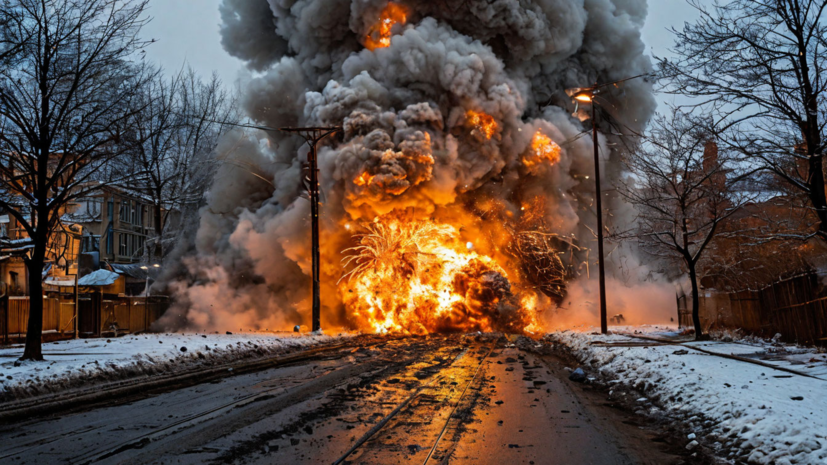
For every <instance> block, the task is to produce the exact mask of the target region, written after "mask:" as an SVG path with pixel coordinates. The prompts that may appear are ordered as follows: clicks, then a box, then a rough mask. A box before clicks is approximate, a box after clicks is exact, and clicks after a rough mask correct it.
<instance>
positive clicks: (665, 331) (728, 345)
mask: <svg viewBox="0 0 827 465" xmlns="http://www.w3.org/2000/svg"><path fill="white" fill-rule="evenodd" d="M612 330H613V331H615V332H626V333H629V334H633V335H638V336H654V337H662V338H672V339H677V340H681V341H684V340H686V341H691V339H689V338H683V339H681V338H679V336H678V333H677V332H676V328H669V327H663V326H661V327H626V328H612ZM635 333H637V334H635ZM727 339H729V338H727ZM548 340H550V341H552V342H557V343H560V344H563V345H565V346H567V347H568V348H569V349H570V350H571V352H572V353H573V354H574V355H575V356H576V357H577V358H578V360H580V362H582V363H583V364H584V367H586V368H587V369H588V368H589V367H591V371H592V373H595V372H596V373H597V374H598V375H599V376H600V378H601V379H602V380H604V381H607V382H608V383H609V384H610V386H613V387H614V388H613V389H612V390H611V391H610V396H617V395H626V393H625V390H624V389H622V388H623V387H628V388H631V389H634V390H635V391H637V392H643V393H644V394H643V396H642V397H641V398H638V399H635V400H634V401H635V402H636V403H637V404H638V405H639V406H640V409H641V410H643V411H644V412H645V413H646V414H650V415H658V414H663V415H668V416H669V417H673V418H678V419H679V420H680V421H681V422H682V423H683V424H684V425H685V426H687V427H688V429H689V431H691V434H690V435H689V436H688V437H687V439H686V442H687V446H688V447H689V448H690V449H691V448H693V447H696V446H697V443H693V442H694V441H696V440H697V441H700V443H702V444H703V445H704V446H707V447H709V448H711V449H712V451H713V452H715V454H716V455H717V456H719V457H722V458H725V459H729V460H731V461H733V462H735V461H737V462H738V463H744V462H746V463H756V464H788V463H795V464H822V463H827V395H825V394H827V354H822V353H818V351H816V350H815V349H806V348H800V347H795V346H789V345H782V344H775V343H773V342H772V341H761V340H757V339H742V340H738V341H731V342H724V341H710V342H685V343H684V344H683V345H642V346H634V345H636V343H640V342H643V341H641V340H640V339H634V338H631V337H629V336H625V335H621V334H613V335H608V336H603V335H600V334H599V333H598V332H597V331H594V330H591V329H590V330H588V331H582V332H574V331H564V332H556V333H552V334H550V335H548ZM606 344H609V345H606ZM612 344H615V345H612ZM624 344H628V345H631V347H630V346H625V347H624ZM652 344H656V343H652ZM692 347H699V348H702V349H704V350H708V351H712V352H716V353H720V354H732V355H739V356H741V357H746V358H750V359H755V360H759V361H762V362H764V363H771V364H773V365H775V366H779V367H785V368H789V369H792V370H796V371H799V372H803V373H806V374H809V375H811V376H815V377H818V378H821V379H814V378H810V377H806V376H800V375H796V374H791V373H788V372H784V371H780V370H775V369H773V368H768V367H765V366H760V365H756V364H752V363H747V362H744V361H738V360H731V359H726V358H722V357H718V356H715V355H710V354H706V353H702V352H699V351H696V350H693V349H692ZM587 371H588V370H587ZM591 376H593V375H591ZM618 393H620V394H618ZM692 434H694V435H695V436H692Z"/></svg>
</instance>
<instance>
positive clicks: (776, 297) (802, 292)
mask: <svg viewBox="0 0 827 465" xmlns="http://www.w3.org/2000/svg"><path fill="white" fill-rule="evenodd" d="M824 293H825V290H824V289H823V288H822V286H821V285H820V282H819V277H818V275H817V274H815V273H811V274H805V275H801V276H796V277H794V278H790V279H786V280H783V281H778V282H776V283H773V284H771V285H769V286H767V287H765V288H763V289H759V290H745V291H740V292H731V293H725V292H718V291H714V290H709V291H706V292H704V293H702V295H701V299H700V312H699V313H700V318H701V325H702V326H703V327H704V328H706V329H709V328H711V327H723V328H741V329H743V330H745V331H747V332H750V333H753V334H758V335H761V336H766V337H772V336H774V335H775V334H781V336H782V340H783V341H784V342H795V343H798V344H805V345H817V344H818V345H824V344H825V343H827V297H825V296H824ZM691 309H692V304H691V299H690V298H688V296H679V297H678V322H679V323H680V326H681V327H689V328H691V327H692V313H691Z"/></svg>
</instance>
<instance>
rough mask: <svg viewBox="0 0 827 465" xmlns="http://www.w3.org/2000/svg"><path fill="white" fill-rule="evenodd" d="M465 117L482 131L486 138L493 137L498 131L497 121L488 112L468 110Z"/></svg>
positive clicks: (470, 123) (475, 127)
mask: <svg viewBox="0 0 827 465" xmlns="http://www.w3.org/2000/svg"><path fill="white" fill-rule="evenodd" d="M465 118H466V120H467V121H468V124H469V125H470V126H472V127H473V128H474V129H476V130H478V131H479V132H480V133H482V134H483V135H484V136H485V138H486V139H491V138H492V137H494V133H495V132H497V127H498V126H497V121H496V120H495V119H494V117H493V116H491V115H489V114H487V113H483V112H479V111H474V110H468V112H467V113H466V114H465Z"/></svg>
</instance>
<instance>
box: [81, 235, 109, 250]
mask: <svg viewBox="0 0 827 465" xmlns="http://www.w3.org/2000/svg"><path fill="white" fill-rule="evenodd" d="M100 241H101V237H100V236H84V237H83V242H82V244H81V247H82V248H81V252H98V251H99V250H100ZM108 247H109V245H108V244H107V248H108Z"/></svg>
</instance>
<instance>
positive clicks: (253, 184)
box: [173, 0, 655, 329]
mask: <svg viewBox="0 0 827 465" xmlns="http://www.w3.org/2000/svg"><path fill="white" fill-rule="evenodd" d="M397 3H398V4H400V5H403V6H405V7H406V8H407V9H408V11H409V15H408V19H407V22H406V24H397V25H396V26H395V27H394V30H393V32H394V36H393V38H392V40H391V43H390V46H389V47H387V48H379V49H376V50H374V51H371V50H368V49H366V48H365V46H364V45H363V44H364V38H365V36H366V35H367V34H368V33H369V31H370V29H371V27H373V25H374V24H375V23H376V22H377V20H378V18H379V14H380V12H381V11H382V10H383V9H384V8H385V7H386V6H387V4H388V2H387V1H386V0H224V2H223V4H222V5H221V14H222V18H223V21H224V24H223V25H222V28H221V33H222V37H223V40H222V43H223V45H224V48H225V49H226V50H227V52H228V53H230V54H232V55H234V56H236V57H238V58H240V59H242V60H245V61H246V62H247V63H248V66H249V68H250V69H251V70H253V71H254V73H253V76H254V77H252V78H251V79H250V81H249V82H248V83H245V84H244V86H243V87H244V89H245V90H244V95H243V97H242V101H243V105H244V110H245V111H246V112H247V114H248V115H249V116H250V118H251V119H253V120H255V121H256V122H258V123H260V124H262V125H267V126H271V127H282V126H289V125H307V126H314V125H341V126H343V127H344V134H343V135H342V136H341V137H338V138H333V139H331V140H329V141H327V143H326V144H325V145H324V147H323V148H322V149H321V151H320V154H319V159H320V162H319V163H320V169H321V180H322V185H321V187H322V191H323V195H324V205H323V208H322V238H323V251H322V254H323V257H324V260H323V267H322V273H323V281H324V283H325V284H324V288H323V293H322V300H323V305H324V306H325V309H324V315H325V317H326V319H327V321H326V322H325V325H327V326H330V325H337V324H346V319H345V318H344V310H343V309H342V308H341V303H340V302H341V300H340V298H339V297H338V290H337V288H336V285H335V283H336V281H337V280H338V279H339V277H340V276H341V274H342V270H341V268H340V266H339V261H340V258H341V256H340V251H341V250H342V249H344V248H345V247H347V246H348V245H349V242H348V240H349V235H350V233H349V232H348V231H347V230H346V229H345V225H351V224H356V223H357V222H358V221H370V220H372V219H373V218H374V217H376V216H377V215H383V214H387V213H389V212H393V211H402V210H405V211H407V212H409V214H413V215H415V216H418V217H420V218H434V219H437V220H439V219H440V218H444V219H450V220H451V222H452V223H455V224H456V222H457V221H462V222H463V224H464V229H467V230H468V231H473V232H474V233H477V234H482V235H483V236H484V235H486V234H488V235H489V236H493V234H492V231H495V230H496V228H499V227H501V226H502V225H503V224H505V223H507V222H518V221H519V218H520V215H521V210H522V208H521V207H522V205H523V204H524V203H525V202H527V201H529V200H531V199H534V198H537V197H542V198H543V199H545V204H546V210H545V222H546V224H547V225H550V226H552V227H553V229H554V231H555V232H557V233H559V234H562V235H571V236H574V237H575V238H577V239H579V240H580V241H581V246H584V247H587V248H588V247H592V246H593V243H592V241H591V240H590V235H589V234H590V233H589V229H590V228H591V229H592V230H593V228H594V225H593V223H594V210H593V206H592V203H593V194H592V192H593V190H594V185H593V179H589V178H587V176H590V175H591V173H592V172H593V166H592V143H591V140H590V138H589V137H588V136H586V137H580V138H578V135H579V134H581V132H583V131H584V129H586V128H584V126H583V124H582V123H581V121H580V120H579V119H578V118H576V117H574V116H572V113H573V111H574V110H575V108H574V105H573V104H572V103H571V100H570V98H569V97H567V96H566V94H565V89H566V88H570V87H581V86H588V85H591V84H593V83H595V82H606V81H613V80H616V79H620V78H625V77H629V76H634V75H638V74H642V73H647V72H649V71H650V69H651V65H650V62H649V59H648V58H647V57H646V56H645V55H644V47H643V43H642V41H641V35H640V28H641V26H642V24H643V21H644V18H645V17H646V2H645V0H493V1H492V0H443V1H412V0H410V1H405V0H400V1H399V2H397ZM602 98H603V100H602V103H603V107H604V108H605V109H606V110H607V111H608V112H609V113H610V114H611V116H612V117H613V118H614V121H615V122H616V123H618V127H620V128H621V130H624V129H623V126H626V127H629V128H632V129H634V130H641V129H642V128H643V127H644V126H645V124H646V122H647V120H648V119H649V117H650V116H651V115H652V113H653V111H654V108H655V101H654V98H653V96H652V92H651V86H650V85H649V84H648V83H647V82H646V81H644V80H642V79H639V80H636V81H631V82H629V83H627V84H626V85H624V86H622V88H618V89H615V88H610V89H608V91H607V92H606V93H605V94H604V95H603V97H602ZM469 110H473V111H477V112H484V113H486V114H488V115H491V116H492V117H493V118H494V119H495V120H496V122H497V130H496V132H495V134H494V135H493V136H492V137H491V139H490V140H489V139H487V138H486V137H485V135H484V134H482V133H481V131H480V130H479V128H476V127H474V125H473V124H471V122H469V119H468V117H467V112H468V111H469ZM538 131H542V132H543V133H544V134H545V135H547V136H548V137H550V138H551V139H553V140H554V141H555V142H556V143H557V144H559V145H560V146H562V151H561V153H560V155H561V156H560V160H559V161H558V162H557V163H554V164H550V163H549V164H544V165H540V166H534V167H532V168H531V169H529V168H528V167H527V166H526V165H525V163H524V162H523V156H524V155H525V154H526V153H527V151H529V150H530V144H531V141H532V137H533V136H534V134H535V133H537V132H538ZM606 132H608V131H606ZM610 142H612V140H611V137H610V138H609V139H606V138H605V137H601V144H602V149H603V153H604V154H610V155H608V156H607V157H606V160H605V164H606V166H604V172H605V173H607V178H608V179H611V178H613V177H615V176H619V175H620V170H619V169H617V166H619V165H618V164H617V163H616V160H615V159H616V157H617V154H613V153H612V152H611V151H610V150H608V148H609V147H610V145H609V144H608V143H610ZM217 152H218V154H219V155H222V154H225V155H226V154H227V153H232V154H233V155H232V157H233V159H235V160H241V161H243V162H244V163H248V164H249V166H255V167H256V170H257V173H259V174H262V173H263V174H264V175H265V176H267V177H268V179H272V185H270V184H269V183H267V182H262V181H261V180H260V179H257V178H256V177H254V176H251V175H250V173H249V170H244V169H240V168H239V165H238V164H235V165H226V166H225V167H223V168H222V171H221V172H220V173H219V175H218V176H217V178H216V180H215V183H214V185H213V187H212V189H211V191H210V193H209V199H208V205H207V206H206V207H205V208H204V209H203V211H202V216H201V224H200V227H199V231H198V235H197V237H196V239H195V244H196V247H195V250H193V251H192V252H191V253H190V254H189V255H188V257H187V258H186V259H185V263H186V265H187V267H188V269H189V278H188V279H186V280H182V281H180V282H177V283H174V284H173V286H174V287H175V289H176V290H177V295H178V298H179V300H180V301H181V302H182V309H183V311H184V312H186V316H187V319H188V321H189V322H190V324H192V325H194V326H197V327H202V328H216V329H219V328H224V327H228V328H229V327H243V328H271V329H272V328H275V327H284V326H285V325H290V324H294V323H295V322H299V321H302V315H305V314H306V312H307V309H308V308H309V299H308V297H309V278H308V275H309V270H310V262H309V260H310V255H309V233H308V231H309V228H308V226H309V225H308V221H309V203H308V202H307V200H306V199H305V198H302V197H301V195H302V188H301V183H300V178H301V177H302V174H301V161H303V160H305V156H306V148H304V147H303V146H302V145H301V144H300V143H299V142H298V141H297V140H296V139H295V138H292V137H288V136H286V135H281V134H264V133H261V134H231V135H230V136H228V137H227V138H226V139H225V140H224V141H223V142H222V146H221V147H219V150H218V151H217ZM245 166H247V165H245ZM363 174H364V175H366V176H369V177H370V182H367V183H366V182H359V177H360V176H361V175H363ZM609 182H610V181H609ZM492 205H496V208H494V207H492ZM499 245H502V244H497V243H496V240H492V241H491V244H488V245H486V244H478V245H477V247H478V250H479V251H480V252H481V253H487V254H491V255H492V256H497V251H496V250H494V249H495V248H496V247H497V246H499ZM304 321H306V318H304Z"/></svg>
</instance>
